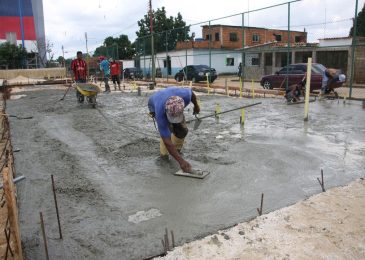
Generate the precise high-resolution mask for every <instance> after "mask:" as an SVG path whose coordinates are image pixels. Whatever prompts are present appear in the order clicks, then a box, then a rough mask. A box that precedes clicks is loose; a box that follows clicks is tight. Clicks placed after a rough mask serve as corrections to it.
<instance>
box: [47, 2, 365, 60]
mask: <svg viewBox="0 0 365 260" xmlns="http://www.w3.org/2000/svg"><path fill="white" fill-rule="evenodd" d="M283 2H285V1H284V0H224V1H211V0H183V1H176V0H153V1H152V5H153V8H154V9H157V8H161V7H162V6H164V7H165V8H166V11H167V15H169V16H170V15H172V16H176V15H177V13H178V12H180V13H181V14H182V16H183V19H184V20H185V21H186V22H187V24H198V23H201V22H204V21H208V20H211V19H216V18H220V17H226V16H229V15H233V14H238V13H242V12H246V11H247V10H254V9H259V8H263V7H266V6H271V5H275V4H279V3H283ZM364 2H365V0H359V11H360V10H361V9H362V7H363V6H364ZM147 7H148V1H144V0H134V1H132V0H62V1H56V0H43V8H44V23H45V29H46V38H48V40H50V41H51V42H52V43H53V44H54V47H53V52H54V53H55V58H57V57H58V56H60V55H62V51H61V46H62V45H63V46H64V49H65V52H66V53H65V57H74V56H75V53H76V51H77V50H81V51H83V52H85V51H86V47H85V32H87V35H88V39H89V40H88V42H89V46H88V47H89V52H93V51H94V50H95V48H96V47H98V46H100V45H101V44H102V43H103V40H104V39H105V38H106V37H108V36H114V37H116V36H119V35H120V34H126V35H128V36H129V39H130V40H131V41H133V40H134V39H135V38H136V33H135V32H136V31H137V30H138V25H137V21H138V20H140V19H141V18H142V17H143V15H144V14H146V13H147ZM354 13H355V0H302V1H300V2H296V3H292V4H291V27H292V30H298V31H303V30H304V28H305V30H306V31H307V32H308V41H310V42H315V41H317V40H318V39H319V38H325V37H341V36H348V32H349V29H350V27H351V26H352V21H351V20H350V19H351V18H352V17H353V16H354ZM287 16H288V7H287V5H286V6H280V7H275V8H271V9H267V10H264V11H259V12H253V13H250V14H249V15H248V14H245V25H246V26H248V25H249V26H257V27H267V28H280V29H287V23H288V19H287ZM211 24H230V25H241V24H242V16H241V15H239V16H234V17H230V18H225V19H221V20H217V21H213V22H212V23H211ZM201 25H203V24H198V25H195V26H192V31H194V32H195V33H196V37H200V36H201V27H200V26H201Z"/></svg>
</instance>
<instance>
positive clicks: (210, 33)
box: [207, 21, 212, 82]
mask: <svg viewBox="0 0 365 260" xmlns="http://www.w3.org/2000/svg"><path fill="white" fill-rule="evenodd" d="M208 31H209V33H208V34H209V79H207V80H208V81H209V82H210V74H211V68H212V46H211V43H212V31H211V30H210V21H209V30H208Z"/></svg>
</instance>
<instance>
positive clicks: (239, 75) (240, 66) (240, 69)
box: [237, 62, 242, 79]
mask: <svg viewBox="0 0 365 260" xmlns="http://www.w3.org/2000/svg"><path fill="white" fill-rule="evenodd" d="M237 75H238V78H239V79H241V78H242V62H240V64H239V65H238V74H237Z"/></svg>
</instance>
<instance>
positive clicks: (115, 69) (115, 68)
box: [110, 62, 120, 76]
mask: <svg viewBox="0 0 365 260" xmlns="http://www.w3.org/2000/svg"><path fill="white" fill-rule="evenodd" d="M110 72H111V74H112V76H115V75H119V74H120V64H119V63H118V62H111V63H110Z"/></svg>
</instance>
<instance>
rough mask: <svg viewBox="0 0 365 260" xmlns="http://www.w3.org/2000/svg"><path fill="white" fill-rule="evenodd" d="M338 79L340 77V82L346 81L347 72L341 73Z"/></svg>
mask: <svg viewBox="0 0 365 260" xmlns="http://www.w3.org/2000/svg"><path fill="white" fill-rule="evenodd" d="M338 79H339V81H340V82H345V81H346V76H345V74H340V75H339V76H338Z"/></svg>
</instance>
